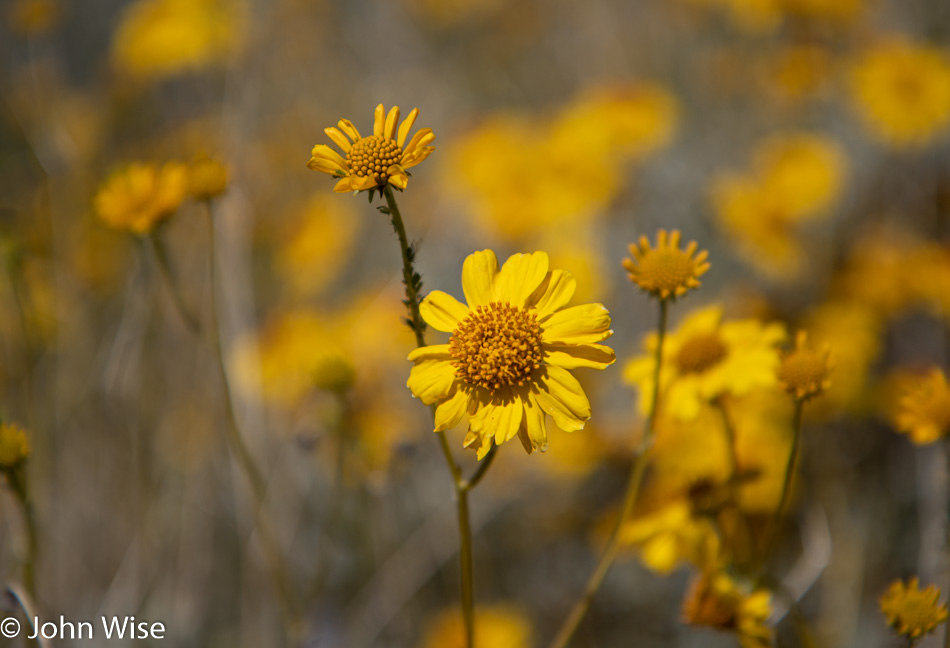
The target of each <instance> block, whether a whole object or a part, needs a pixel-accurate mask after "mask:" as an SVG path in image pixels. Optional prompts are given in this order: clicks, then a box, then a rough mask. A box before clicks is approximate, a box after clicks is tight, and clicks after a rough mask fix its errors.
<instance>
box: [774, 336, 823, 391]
mask: <svg viewBox="0 0 950 648" xmlns="http://www.w3.org/2000/svg"><path fill="white" fill-rule="evenodd" d="M807 343H808V335H807V334H806V333H805V331H799V332H798V333H797V334H796V335H795V347H794V348H793V349H792V350H790V351H789V352H787V353H783V354H782V362H781V364H779V367H778V380H779V384H780V385H781V386H782V388H783V389H784V390H785V391H787V392H788V393H789V394H791V395H792V397H793V398H794V399H795V400H797V401H806V400H808V399H810V398H814V397H815V396H817V395H818V394H821V393H822V392H824V391H825V390H826V389H828V387H829V386H830V385H831V380H829V376H830V375H831V369H832V362H831V351H830V349H828V348H825V350H824V351H823V352H818V351H815V350H814V349H811V348H809V347H808V346H807Z"/></svg>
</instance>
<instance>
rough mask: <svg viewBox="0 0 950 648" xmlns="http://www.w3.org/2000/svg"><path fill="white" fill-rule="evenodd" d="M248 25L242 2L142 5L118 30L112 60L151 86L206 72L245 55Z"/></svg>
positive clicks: (149, 1) (183, 0)
mask: <svg viewBox="0 0 950 648" xmlns="http://www.w3.org/2000/svg"><path fill="white" fill-rule="evenodd" d="M246 24H247V21H246V16H245V6H244V4H243V2H241V0H138V1H137V2H136V3H135V4H133V5H131V6H129V8H128V9H127V10H126V12H125V14H124V15H123V18H122V22H121V24H120V25H119V28H118V29H117V30H116V34H115V38H114V40H113V43H112V60H113V63H114V64H115V65H116V67H118V68H119V69H120V70H122V71H123V72H126V73H128V74H130V75H132V76H135V77H138V78H142V79H150V80H159V79H163V78H166V77H169V76H173V75H175V74H178V73H181V72H187V71H191V70H198V69H202V68H206V67H209V66H211V65H215V64H219V63H223V62H225V61H227V60H228V58H230V57H231V56H233V55H235V54H237V53H238V52H240V51H241V49H242V48H243V46H244V42H245V32H246Z"/></svg>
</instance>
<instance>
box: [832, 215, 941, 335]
mask: <svg viewBox="0 0 950 648" xmlns="http://www.w3.org/2000/svg"><path fill="white" fill-rule="evenodd" d="M920 251H921V243H920V241H918V240H917V239H915V238H914V237H913V236H912V235H910V234H908V232H907V230H906V229H899V228H897V227H877V228H873V229H870V230H869V231H868V232H867V233H866V234H864V235H863V236H861V237H860V238H858V239H857V240H856V241H855V242H854V243H853V244H852V246H851V249H850V250H849V254H848V258H847V260H846V261H845V264H844V267H843V268H842V269H841V270H840V271H839V272H838V273H837V275H836V276H835V277H834V280H833V281H834V288H835V292H836V293H838V294H839V295H841V296H842V297H844V298H846V299H850V300H856V301H859V302H861V303H862V304H865V305H866V306H867V307H869V308H871V309H873V310H874V311H875V313H877V314H878V315H879V316H881V317H892V316H894V315H897V314H899V313H901V312H902V311H904V310H905V309H907V308H909V307H910V306H911V305H912V304H914V302H915V301H916V299H917V293H918V291H919V288H918V287H919V286H920V285H921V284H924V283H926V282H925V281H921V279H920V277H918V276H915V275H914V274H912V272H913V271H914V270H916V269H917V268H916V267H915V264H914V263H913V262H912V260H913V259H914V258H916V257H917V256H918V254H919V253H920ZM869 277H873V278H874V279H873V281H870V280H869Z"/></svg>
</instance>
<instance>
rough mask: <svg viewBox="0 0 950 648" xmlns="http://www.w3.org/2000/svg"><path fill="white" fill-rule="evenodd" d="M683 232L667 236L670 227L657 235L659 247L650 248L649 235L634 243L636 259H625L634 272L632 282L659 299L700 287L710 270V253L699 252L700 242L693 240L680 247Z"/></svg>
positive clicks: (673, 297)
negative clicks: (697, 251) (683, 248)
mask: <svg viewBox="0 0 950 648" xmlns="http://www.w3.org/2000/svg"><path fill="white" fill-rule="evenodd" d="M679 243H680V233H679V231H678V230H673V231H672V232H670V233H669V239H667V232H666V230H662V229H661V230H660V231H659V232H658V233H657V235H656V248H652V247H650V240H649V239H648V238H647V237H646V236H641V237H640V242H639V244H636V243H631V244H630V254H632V255H633V258H632V259H624V260H623V267H624V268H626V270H627V272H629V273H630V281H632V282H633V283H635V284H637V285H638V286H640V288H642V289H643V290H645V291H646V292H648V293H650V294H651V295H653V296H654V297H657V298H659V299H671V298H672V299H675V298H677V297H681V296H682V295H685V294H686V293H687V292H688V291H689V290H691V289H693V288H696V287H698V286H699V277H701V276H702V275H703V274H704V273H705V272H706V271H707V270H708V269H709V264H708V263H706V257H707V256H708V253H707V252H706V251H705V250H703V251H702V252H700V253H699V254H696V249H697V247H698V246H697V245H696V241H690V243H689V245H687V246H686V249H685V250H681V249H679Z"/></svg>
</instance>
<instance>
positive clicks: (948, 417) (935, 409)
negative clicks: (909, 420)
mask: <svg viewBox="0 0 950 648" xmlns="http://www.w3.org/2000/svg"><path fill="white" fill-rule="evenodd" d="M920 416H921V418H923V419H925V420H927V421H930V422H932V423H933V424H934V425H936V426H937V429H939V430H940V431H941V432H946V431H948V430H950V392H948V391H947V390H945V389H944V390H934V391H933V393H931V394H930V397H929V398H926V399H922V401H921V403H920Z"/></svg>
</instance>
